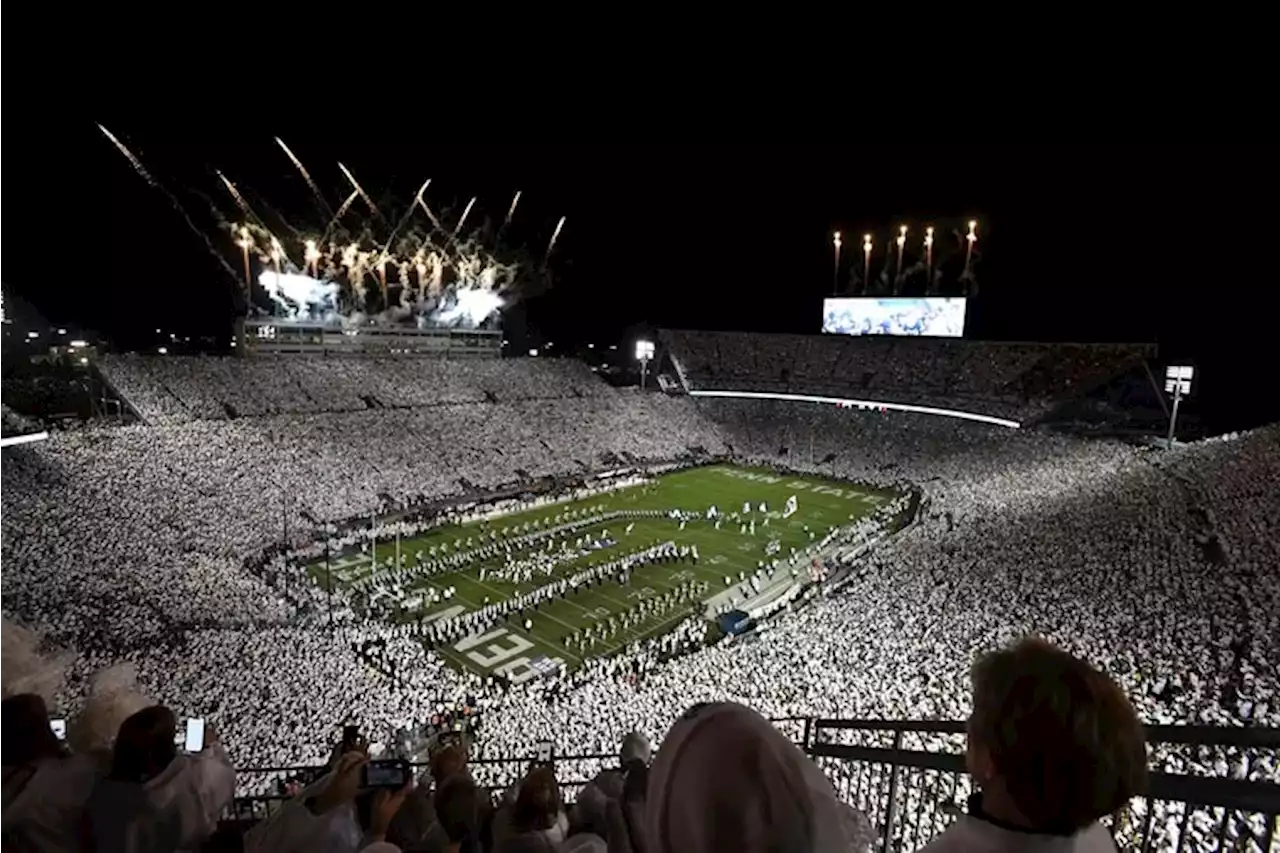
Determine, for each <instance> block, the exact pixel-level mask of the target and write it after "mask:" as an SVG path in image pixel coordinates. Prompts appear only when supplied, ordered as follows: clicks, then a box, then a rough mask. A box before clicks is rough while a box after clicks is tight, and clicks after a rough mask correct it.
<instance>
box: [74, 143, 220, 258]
mask: <svg viewBox="0 0 1280 853" xmlns="http://www.w3.org/2000/svg"><path fill="white" fill-rule="evenodd" d="M98 129H99V130H101V131H102V133H103V135H104V136H106V137H107V139H109V140H111V144H112V145H114V146H115V147H116V148H117V149H118V150H119V151H120V153H121V154H123V155H124V156H125V159H126V160H128V161H129V164H130V165H131V166H133V170H134V171H135V172H137V173H138V175H139V177H141V178H142V179H143V180H144V181H146V182H147V184H148V186H150V187H151V188H152V189H154V190H156V191H157V192H159V193H161V194H162V195H163V196H164V197H165V198H166V199H168V200H169V204H171V205H173V209H174V210H176V211H177V212H178V215H179V216H181V217H182V221H183V222H185V223H186V224H187V227H188V228H190V229H191V231H192V233H194V234H196V235H197V236H199V237H200V239H201V240H203V241H204V245H205V248H206V249H208V250H209V254H211V255H213V256H214V257H215V258H217V259H218V263H220V264H221V265H222V268H223V269H224V270H226V271H227V275H229V276H231V278H232V280H235V278H236V271H235V270H233V269H232V268H231V264H229V263H227V259H226V258H224V257H223V256H222V253H221V252H219V251H218V250H217V249H216V248H214V245H213V243H212V242H211V241H210V240H209V235H208V234H206V233H205V232H204V231H201V230H200V229H199V228H197V227H196V224H195V223H194V222H192V221H191V217H190V216H188V215H187V211H186V209H185V208H184V207H183V206H182V205H181V203H179V202H178V199H177V198H175V197H174V195H173V193H171V192H169V191H168V190H167V189H165V188H164V186H163V185H162V184H161V183H160V182H159V181H157V180H156V179H155V178H154V177H153V176H152V175H151V173H150V172H148V171H147V167H146V166H143V165H142V161H141V160H139V159H138V158H137V157H135V156H133V152H132V151H130V150H129V149H128V148H126V147H125V146H124V143H123V142H121V141H120V140H119V139H116V137H115V134H113V133H112V132H111V131H109V130H107V129H106V128H105V127H103V126H102V125H98Z"/></svg>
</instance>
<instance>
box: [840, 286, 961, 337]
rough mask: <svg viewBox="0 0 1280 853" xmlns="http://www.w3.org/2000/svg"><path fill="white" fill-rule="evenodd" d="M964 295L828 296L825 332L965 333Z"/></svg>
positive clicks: (953, 334) (858, 333)
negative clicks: (839, 297)
mask: <svg viewBox="0 0 1280 853" xmlns="http://www.w3.org/2000/svg"><path fill="white" fill-rule="evenodd" d="M964 313H965V300H964V297H960V296H956V297H949V296H900V297H899V296H895V297H884V298H878V297H859V298H844V299H825V300H823V303H822V331H823V332H826V333H829V334H834V335H905V336H916V337H920V336H924V337H937V338H959V337H963V336H964Z"/></svg>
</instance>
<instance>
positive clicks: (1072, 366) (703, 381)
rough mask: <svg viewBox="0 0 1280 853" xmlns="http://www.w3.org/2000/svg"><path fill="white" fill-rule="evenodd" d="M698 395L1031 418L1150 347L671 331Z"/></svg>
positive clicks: (680, 365)
mask: <svg viewBox="0 0 1280 853" xmlns="http://www.w3.org/2000/svg"><path fill="white" fill-rule="evenodd" d="M662 335H663V340H664V342H665V343H666V345H667V347H668V349H669V352H670V354H671V357H672V360H673V361H674V362H675V364H676V366H677V370H678V372H679V374H680V376H681V380H682V381H683V382H685V383H687V384H688V386H689V387H690V388H691V389H697V390H731V391H772V392H781V393H792V394H817V395H826V396H840V397H852V398H855V399H867V400H877V401H882V402H890V403H912V404H917V405H932V406H943V407H951V408H956V409H962V410H967V411H973V412H978V413H981V414H986V415H994V416H997V417H1005V418H1012V419H1015V420H1020V421H1026V420H1031V419H1033V418H1034V417H1036V416H1038V415H1040V414H1043V413H1044V412H1045V411H1047V409H1048V408H1049V407H1050V406H1051V405H1052V404H1053V403H1055V402H1057V401H1059V400H1061V399H1063V398H1065V397H1067V396H1069V395H1071V394H1074V393H1080V392H1082V391H1085V390H1088V388H1089V387H1090V386H1091V385H1092V384H1094V383H1097V382H1100V381H1104V380H1107V379H1110V378H1112V377H1113V376H1115V375H1117V374H1118V373H1121V372H1123V371H1124V370H1125V369H1126V368H1128V367H1134V366H1136V365H1137V364H1139V363H1140V362H1141V360H1142V358H1143V357H1144V356H1145V355H1146V354H1147V352H1146V350H1147V348H1146V347H1143V346H1141V345H1128V344H1038V343H996V342H991V341H968V340H945V339H933V338H911V337H881V336H872V337H855V336H848V335H761V334H746V333H742V332H690V331H679V330H673V331H664V332H663V333H662Z"/></svg>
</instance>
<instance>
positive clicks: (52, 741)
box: [0, 693, 98, 853]
mask: <svg viewBox="0 0 1280 853" xmlns="http://www.w3.org/2000/svg"><path fill="white" fill-rule="evenodd" d="M0 707H2V708H3V734H4V825H3V834H2V836H0V837H2V838H3V842H2V843H3V847H4V849H5V850H9V849H11V848H12V849H15V850H29V851H37V853H44V851H48V853H55V851H56V853H63V851H69V850H77V849H79V846H80V845H79V837H78V830H79V827H80V815H81V813H82V811H83V810H84V804H85V800H87V799H88V797H89V792H90V791H92V790H93V785H94V782H95V781H96V780H97V778H98V765H97V764H96V763H95V762H94V760H93V758H92V757H90V756H87V755H73V754H71V753H69V752H67V750H66V748H65V747H64V746H63V745H62V744H61V743H59V742H58V738H57V737H56V736H55V735H54V733H53V729H52V728H51V727H50V725H49V712H48V709H47V707H46V706H45V702H44V699H42V698H41V697H40V696H37V695H35V694H32V693H24V694H21V695H18V696H10V697H9V698H7V699H5V700H4V702H3V704H2V706H0Z"/></svg>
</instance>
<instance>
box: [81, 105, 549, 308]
mask: <svg viewBox="0 0 1280 853" xmlns="http://www.w3.org/2000/svg"><path fill="white" fill-rule="evenodd" d="M102 131H103V134H104V135H105V136H106V137H107V139H108V140H110V141H111V143H112V144H113V145H115V146H116V148H117V149H118V150H120V152H121V154H123V155H124V156H125V158H126V159H128V160H129V162H130V164H131V165H132V166H133V167H134V170H135V171H136V172H137V173H138V174H139V175H140V176H141V177H142V178H143V179H144V180H146V181H147V183H148V184H149V185H150V186H152V187H154V188H155V189H157V190H159V191H161V192H163V193H164V194H165V195H166V197H167V198H168V199H169V201H170V203H171V204H172V205H173V206H174V208H175V209H176V210H178V212H179V213H180V214H181V215H182V217H183V220H184V221H185V222H186V223H187V225H188V227H190V228H191V229H192V230H193V231H195V232H196V233H198V234H200V235H201V237H202V239H204V240H205V244H206V246H207V247H208V248H209V250H210V253H211V254H213V255H214V256H215V257H218V259H219V262H220V263H221V264H222V265H223V267H224V269H226V270H227V272H228V274H229V275H230V276H231V277H232V279H233V280H235V281H237V282H238V283H240V286H242V287H243V286H245V285H250V284H257V285H259V286H260V287H261V288H262V291H265V293H266V295H267V296H268V297H269V298H270V300H271V302H272V303H273V305H274V308H273V309H272V313H273V316H276V317H284V318H289V319H295V320H300V321H301V320H305V321H307V322H324V323H329V322H333V323H337V322H341V323H342V324H344V325H347V324H363V323H365V322H368V321H371V320H372V321H374V322H377V323H388V324H395V323H402V322H414V323H416V324H418V325H419V326H420V327H422V326H427V325H433V324H439V325H449V326H455V325H461V326H466V327H469V326H476V325H480V324H482V323H484V322H486V321H487V320H488V319H489V318H490V317H491V316H493V315H494V313H495V312H497V311H498V310H500V309H501V308H502V307H503V306H504V305H506V304H507V303H509V302H510V301H511V300H512V299H514V298H518V297H519V296H520V295H521V294H522V292H526V293H527V291H528V287H529V285H530V284H533V283H535V282H539V281H545V278H543V277H542V276H541V275H539V274H538V273H536V272H535V264H533V263H521V262H520V261H519V260H517V259H518V258H522V257H526V256H525V255H524V254H523V251H524V250H523V249H520V248H515V249H506V250H504V249H501V248H500V247H502V246H503V245H505V244H504V243H503V240H502V234H503V232H504V230H505V229H507V227H508V226H509V225H510V224H511V221H512V219H513V217H514V214H515V210H516V207H517V205H518V204H519V202H520V199H521V193H520V192H519V191H517V192H515V194H514V195H513V197H512V199H511V203H510V205H509V206H508V208H507V210H506V216H505V218H504V219H503V221H502V225H501V227H500V228H499V230H498V234H497V235H496V236H494V237H492V238H491V239H482V234H483V233H484V231H483V229H481V228H479V227H477V226H476V225H474V224H472V223H474V222H475V219H474V217H473V216H472V213H473V212H474V211H475V208H476V205H477V202H478V199H477V198H476V197H472V198H470V199H469V201H468V202H467V204H466V206H465V207H464V209H463V211H462V215H461V217H460V218H459V219H458V222H457V224H456V225H455V226H454V227H453V228H452V229H446V228H444V227H443V226H442V225H441V221H440V218H439V217H438V216H436V214H435V212H434V211H433V210H432V209H431V206H430V205H429V204H428V203H427V201H426V199H425V193H426V191H427V189H428V187H430V186H431V181H430V180H429V179H428V180H426V181H424V182H423V183H422V185H421V187H419V188H418V190H417V192H416V193H414V195H413V198H412V200H411V201H410V202H409V204H408V206H407V208H405V209H403V210H398V211H395V214H396V216H395V225H394V227H392V226H391V225H390V221H389V220H388V219H387V218H386V217H385V216H384V215H383V213H382V211H380V210H379V209H378V207H377V206H376V205H375V203H374V201H373V199H372V198H371V197H370V196H369V194H368V193H367V192H366V191H365V189H364V187H363V186H362V185H361V184H360V183H359V182H358V181H357V180H356V178H355V175H354V174H352V172H351V170H350V169H348V168H347V167H346V166H345V165H344V164H342V163H338V168H339V170H340V171H341V172H342V174H343V176H344V177H345V179H346V180H347V181H348V182H349V183H350V185H351V187H352V189H351V191H350V194H349V195H347V196H346V197H345V199H344V200H343V202H342V204H341V205H340V206H339V207H338V209H337V210H336V211H333V212H332V213H331V212H330V210H329V207H328V205H327V203H326V202H325V201H324V196H323V194H322V193H321V192H320V190H319V187H318V186H317V185H316V183H315V181H314V179H313V178H312V176H311V174H310V173H309V172H308V171H307V169H306V168H305V167H304V166H303V165H302V163H301V161H300V160H298V158H297V157H296V156H295V155H294V154H293V152H292V150H290V149H289V147H288V146H287V145H286V144H285V143H284V141H283V140H282V139H280V138H279V137H276V138H275V142H276V144H277V145H278V146H279V147H280V149H281V150H282V151H283V152H284V153H285V155H286V156H287V157H289V159H290V161H291V162H292V163H293V164H294V167H295V168H297V170H298V172H299V173H300V174H301V175H302V177H303V179H304V180H305V181H306V183H307V186H308V187H309V188H310V190H311V193H312V195H313V196H314V197H315V202H316V206H317V208H318V209H320V210H322V211H323V212H324V214H325V216H326V217H327V220H328V221H327V224H326V225H325V227H324V229H323V230H312V229H311V228H308V227H306V226H305V225H303V227H301V228H294V227H293V226H292V225H290V224H289V223H287V222H285V220H284V218H283V217H282V216H280V215H279V214H278V213H276V212H275V211H274V210H273V209H272V208H271V207H270V205H269V204H268V203H267V201H266V200H265V199H262V198H261V197H255V196H253V195H252V194H251V193H249V192H248V189H247V188H246V189H245V190H244V192H241V189H240V188H238V187H237V186H236V185H235V184H234V183H233V182H232V181H231V180H230V179H229V178H227V176H226V175H224V174H223V173H222V172H220V171H218V172H215V174H216V175H217V177H218V180H219V182H221V184H222V185H223V187H224V188H225V189H226V191H227V193H228V194H229V195H230V196H231V198H232V199H233V200H234V201H235V204H236V208H237V210H238V211H239V215H238V218H239V221H238V222H235V223H230V222H222V223H221V224H222V225H223V226H224V227H225V228H226V229H227V231H228V232H229V235H230V238H231V240H230V241H229V242H228V244H226V245H225V246H224V247H223V248H228V247H230V245H232V244H234V246H236V247H237V248H236V249H235V251H236V253H237V254H238V255H240V258H238V259H237V260H238V261H241V262H243V265H244V273H243V276H241V275H240V274H238V273H236V272H235V271H234V270H233V269H232V266H231V264H229V263H228V262H227V260H226V259H225V258H223V257H222V253H221V251H219V248H218V247H216V246H215V245H214V243H213V242H211V241H210V240H209V237H208V236H207V235H206V232H204V231H201V230H200V229H198V228H196V226H195V225H194V224H193V223H192V221H191V220H190V218H189V217H187V215H186V212H185V211H184V210H183V209H182V207H181V205H180V204H179V203H178V202H177V199H176V198H175V197H173V196H172V195H170V194H169V193H168V191H167V190H165V189H164V188H163V187H162V186H160V184H159V183H158V182H157V181H156V180H155V178H154V176H153V175H151V174H150V173H149V172H148V171H147V170H146V169H145V168H144V167H143V165H142V163H141V162H140V161H139V160H138V158H137V157H135V156H134V155H133V153H132V152H131V151H129V150H128V149H127V148H126V147H125V146H124V145H123V144H122V143H121V142H120V140H119V139H117V138H116V137H115V136H113V135H112V134H111V133H109V132H108V131H107V130H106V128H102ZM246 196H248V197H253V198H255V201H254V206H256V207H258V208H259V209H260V210H262V211H263V212H264V213H265V214H267V215H269V217H270V221H271V222H272V224H273V226H274V225H278V226H279V227H281V228H286V229H287V230H286V231H283V232H281V233H282V235H283V236H284V237H286V238H287V239H280V238H278V237H277V236H276V234H274V233H272V231H271V230H270V229H269V228H268V227H267V225H266V223H265V222H264V221H263V220H262V219H261V218H260V217H259V216H258V215H257V214H256V213H255V211H254V209H253V208H251V207H250V205H249V203H248V201H247V200H246ZM357 198H359V199H362V200H363V202H364V204H365V205H367V206H368V208H369V210H370V211H371V212H372V214H373V216H372V217H371V218H365V219H361V220H359V221H357V222H351V221H350V220H351V219H354V218H355V217H351V216H350V213H349V212H350V210H351V205H352V204H354V203H355V201H356V199H357ZM416 208H421V209H422V211H423V213H424V214H425V215H426V219H427V220H429V222H430V224H429V225H428V224H427V223H426V222H422V221H418V222H415V221H414V218H413V213H414V210H415V209H416ZM214 214H215V216H217V217H218V218H219V219H220V220H221V214H219V213H218V212H217V210H216V208H215V209H214ZM344 217H347V222H346V223H345V224H344ZM300 224H301V223H300ZM563 227H564V218H563V217H561V219H560V220H559V222H558V224H557V225H556V228H555V233H554V234H553V235H552V238H551V241H550V243H549V244H548V246H547V251H546V255H547V256H548V257H549V256H550V254H551V252H552V251H553V250H554V249H555V246H556V242H557V240H558V239H559V236H560V233H561V230H562V229H563ZM436 232H439V236H438V237H437V236H435V235H436ZM513 252H514V253H515V254H513ZM546 260H547V258H544V259H543V267H544V268H545V262H546ZM255 265H257V270H256V275H255V271H254V266H255ZM371 284H372V285H373V286H370V285H371ZM262 291H259V293H261V292H262ZM250 304H251V305H252V300H250Z"/></svg>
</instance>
